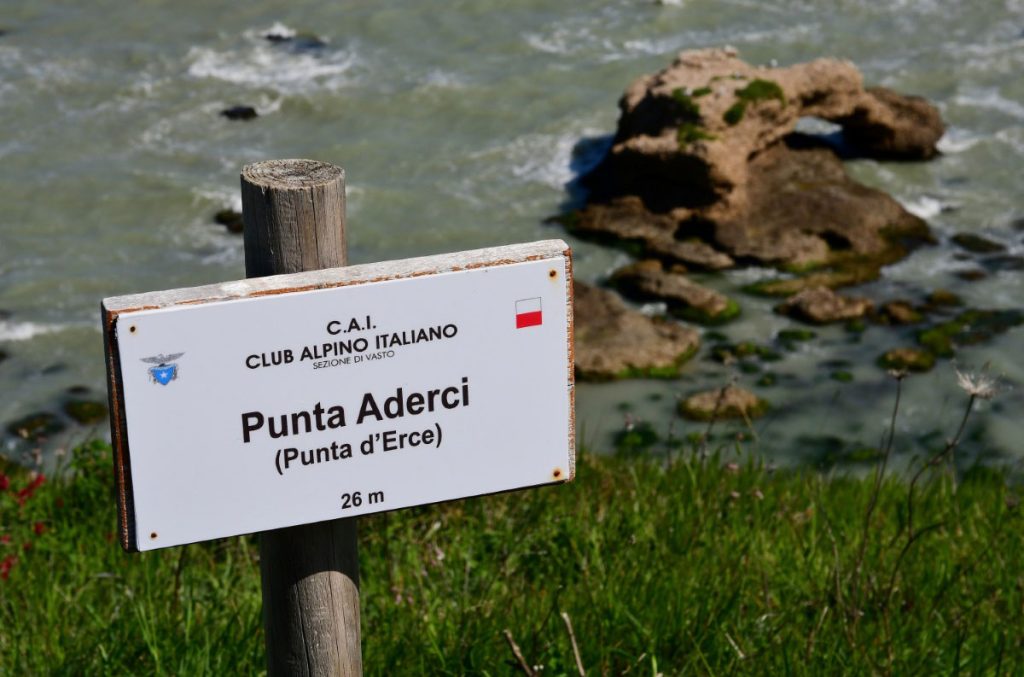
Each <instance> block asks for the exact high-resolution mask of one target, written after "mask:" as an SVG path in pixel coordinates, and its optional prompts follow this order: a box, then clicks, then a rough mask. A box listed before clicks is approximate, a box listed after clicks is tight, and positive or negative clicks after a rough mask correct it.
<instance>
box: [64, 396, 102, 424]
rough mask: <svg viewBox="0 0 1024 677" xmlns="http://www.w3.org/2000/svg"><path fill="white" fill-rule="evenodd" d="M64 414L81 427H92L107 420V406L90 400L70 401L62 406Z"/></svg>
mask: <svg viewBox="0 0 1024 677" xmlns="http://www.w3.org/2000/svg"><path fill="white" fill-rule="evenodd" d="M64 413H65V414H67V415H68V416H69V417H70V418H71V419H72V420H73V421H75V422H76V423H80V424H82V425H94V424H96V423H102V422H103V421H106V420H107V405H105V404H103V403H102V402H95V401H91V400H71V401H69V402H66V403H65V404H64Z"/></svg>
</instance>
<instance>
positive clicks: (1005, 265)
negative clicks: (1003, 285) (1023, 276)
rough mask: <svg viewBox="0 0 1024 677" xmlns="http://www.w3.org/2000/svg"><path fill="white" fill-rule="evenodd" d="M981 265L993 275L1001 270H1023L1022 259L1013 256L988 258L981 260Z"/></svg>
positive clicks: (1023, 261)
mask: <svg viewBox="0 0 1024 677" xmlns="http://www.w3.org/2000/svg"><path fill="white" fill-rule="evenodd" d="M981 264H982V265H983V266H985V268H987V269H988V270H990V271H992V272H994V273H998V272H999V271H1002V270H1024V257H1020V256H1014V255H1013V254H1004V255H1001V256H989V257H988V258H986V259H982V261H981Z"/></svg>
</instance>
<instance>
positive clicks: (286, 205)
mask: <svg viewBox="0 0 1024 677" xmlns="http://www.w3.org/2000/svg"><path fill="white" fill-rule="evenodd" d="M241 179H242V220H243V221H244V223H245V231H244V236H245V274H246V277H263V276H266V275H277V274H280V273H298V272H303V271H307V270H321V269H323V268H335V267H337V266H343V265H345V264H346V263H347V257H346V251H345V171H344V170H343V169H342V168H341V167H338V166H335V165H332V164H329V163H327V162H318V161H316V160H267V161H265V162H256V163H253V164H250V165H246V166H245V167H243V168H242V176H241Z"/></svg>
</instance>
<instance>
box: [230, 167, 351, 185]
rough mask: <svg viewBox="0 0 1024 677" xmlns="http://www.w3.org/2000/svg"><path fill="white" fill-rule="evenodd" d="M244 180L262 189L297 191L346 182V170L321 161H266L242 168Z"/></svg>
mask: <svg viewBox="0 0 1024 677" xmlns="http://www.w3.org/2000/svg"><path fill="white" fill-rule="evenodd" d="M242 178H243V179H245V180H246V181H248V182H249V183H251V184H253V185H256V186H259V187H261V188H274V189H278V190H282V189H283V190H289V189H292V190H296V189H304V188H312V187H314V186H323V185H326V184H330V183H334V182H335V181H339V180H340V181H342V182H344V181H345V170H344V169H342V168H341V167H338V166H337V165H332V164H330V163H329V162H320V161H319V160H265V161H263V162H254V163H252V164H248V165H246V166H245V167H243V168H242Z"/></svg>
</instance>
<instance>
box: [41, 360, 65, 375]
mask: <svg viewBox="0 0 1024 677" xmlns="http://www.w3.org/2000/svg"><path fill="white" fill-rule="evenodd" d="M67 368H68V365H66V364H64V363H63V362H56V363H54V364H51V365H49V366H47V367H43V372H42V373H43V374H45V375H47V376H49V375H50V374H59V373H61V372H62V371H65V370H66V369H67Z"/></svg>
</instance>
